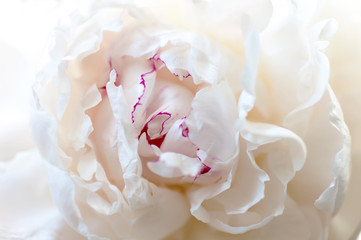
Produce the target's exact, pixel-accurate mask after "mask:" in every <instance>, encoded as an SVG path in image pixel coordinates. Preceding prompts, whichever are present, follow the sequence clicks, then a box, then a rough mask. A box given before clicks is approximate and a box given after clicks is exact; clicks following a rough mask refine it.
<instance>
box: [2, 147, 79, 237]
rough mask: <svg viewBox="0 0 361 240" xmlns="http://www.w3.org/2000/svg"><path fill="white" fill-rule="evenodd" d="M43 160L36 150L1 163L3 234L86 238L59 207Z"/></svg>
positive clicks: (3, 235)
mask: <svg viewBox="0 0 361 240" xmlns="http://www.w3.org/2000/svg"><path fill="white" fill-rule="evenodd" d="M42 163H43V162H42V158H41V156H40V155H39V153H38V152H37V151H36V150H32V151H28V152H22V153H19V154H18V155H17V156H16V157H15V158H14V159H13V160H11V161H8V162H6V163H0V192H1V195H0V206H1V207H0V208H1V215H0V238H2V239H32V240H33V239H34V240H35V239H58V238H61V237H67V238H72V239H85V238H83V237H82V236H81V235H79V234H78V233H76V232H75V231H74V230H73V229H71V228H70V226H68V225H67V223H66V222H65V221H64V219H63V218H62V216H61V214H60V212H59V211H58V209H57V208H56V207H55V205H54V203H53V201H52V198H51V196H50V193H49V186H48V182H47V177H46V175H45V172H44V169H43V164H42Z"/></svg>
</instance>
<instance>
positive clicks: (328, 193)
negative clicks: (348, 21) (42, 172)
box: [32, 0, 350, 239]
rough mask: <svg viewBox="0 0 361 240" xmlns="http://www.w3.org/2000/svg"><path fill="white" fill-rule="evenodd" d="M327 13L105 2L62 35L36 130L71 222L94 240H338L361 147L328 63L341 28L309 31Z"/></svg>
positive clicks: (253, 4)
mask: <svg viewBox="0 0 361 240" xmlns="http://www.w3.org/2000/svg"><path fill="white" fill-rule="evenodd" d="M317 6H318V5H317V4H314V5H308V6H307V9H311V10H312V11H308V12H307V14H306V13H305V12H304V11H302V10H303V9H305V8H304V5H303V3H300V2H294V1H267V0H257V1H241V2H240V1H236V0H234V1H229V2H227V4H225V3H224V2H221V1H190V0H189V1H162V0H159V1H151V2H148V1H145V0H144V1H134V2H133V1H122V0H118V1H94V2H90V3H89V6H83V7H82V11H80V10H79V11H78V12H75V13H73V14H72V15H70V16H69V19H65V20H64V21H63V22H61V23H60V24H59V26H58V27H57V29H56V30H55V34H54V43H53V47H52V49H51V51H50V55H51V60H50V62H49V64H48V65H47V66H46V67H45V68H44V70H43V71H42V72H41V73H40V74H39V81H38V83H37V84H36V85H35V86H34V95H35V101H36V108H37V111H36V112H35V113H34V116H33V120H32V128H33V135H34V138H35V140H36V142H37V145H38V148H39V150H40V152H41V154H42V156H43V157H44V158H45V159H46V160H47V162H48V164H47V173H48V178H49V186H50V190H51V193H52V196H53V198H54V202H55V204H56V205H57V207H58V209H59V210H60V212H61V213H62V215H63V216H64V218H65V219H66V221H67V223H68V224H69V225H70V226H71V227H72V228H73V229H75V230H76V231H77V232H79V233H80V234H82V235H83V236H85V237H87V238H88V239H99V238H100V239H161V238H169V239H172V238H181V239H182V238H183V239H185V238H186V239H190V238H193V239H201V238H204V239H211V238H220V239H225V238H229V239H230V238H232V237H235V238H239V237H240V235H242V237H243V238H244V239H254V238H257V239H262V238H267V239H297V238H299V239H326V238H327V229H328V224H329V222H330V220H331V217H332V215H333V214H335V213H336V212H337V210H338V209H339V207H340V205H341V203H342V198H343V195H344V192H345V190H346V185H347V181H348V175H349V174H348V171H349V166H348V161H349V144H350V142H349V134H348V130H347V127H346V125H345V123H344V121H343V117H342V112H341V110H340V107H339V105H338V103H337V100H336V98H335V97H334V95H333V92H332V90H331V88H330V87H329V86H328V78H329V63H328V60H327V57H326V56H325V55H324V54H323V52H322V50H323V49H324V48H325V47H326V44H325V43H326V42H325V41H326V39H327V38H328V37H329V36H331V35H332V34H333V32H334V31H335V29H336V28H337V26H336V25H337V24H336V23H335V22H334V21H332V20H326V21H323V22H320V23H317V24H311V22H310V19H311V18H310V16H309V12H313V11H316V10H315V9H317ZM286 224H287V231H284V227H285V225H286ZM187 234H189V235H187ZM210 234H211V236H210Z"/></svg>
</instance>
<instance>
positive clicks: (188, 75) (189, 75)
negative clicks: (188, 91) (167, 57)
mask: <svg viewBox="0 0 361 240" xmlns="http://www.w3.org/2000/svg"><path fill="white" fill-rule="evenodd" d="M173 75H174V76H176V77H177V78H179V74H176V73H173ZM191 76H192V75H191V74H190V73H188V74H187V75H186V76H184V75H182V78H189V77H191Z"/></svg>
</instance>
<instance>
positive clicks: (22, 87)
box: [0, 0, 361, 240]
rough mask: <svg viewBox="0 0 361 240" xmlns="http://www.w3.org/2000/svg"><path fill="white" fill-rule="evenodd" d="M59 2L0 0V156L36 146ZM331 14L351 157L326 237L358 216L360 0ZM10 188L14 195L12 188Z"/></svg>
mask: <svg viewBox="0 0 361 240" xmlns="http://www.w3.org/2000/svg"><path fill="white" fill-rule="evenodd" d="M59 2H60V1H56V0H11V1H4V0H1V2H0V84H1V85H0V161H3V162H4V161H9V160H11V159H12V158H13V157H14V156H15V154H16V153H17V152H21V151H24V150H29V149H32V148H34V147H35V146H34V143H33V142H32V140H31V134H30V130H29V128H28V121H29V116H30V110H31V107H30V106H31V104H30V103H31V95H32V93H31V85H32V82H33V81H34V79H35V75H36V72H37V70H38V69H39V68H40V67H41V66H42V64H43V63H44V61H46V59H45V60H44V59H43V58H42V56H43V55H44V54H45V53H46V51H47V45H48V43H49V32H50V31H51V29H52V26H53V25H54V24H55V23H56V20H57V18H58V16H59V15H60V14H62V13H64V12H66V11H67V10H68V8H69V6H70V5H69V4H66V5H64V4H59ZM63 2H68V3H69V2H70V3H71V1H63ZM329 17H333V18H335V19H336V20H337V21H338V22H339V31H338V32H337V33H336V35H335V36H334V37H333V38H332V39H331V41H330V45H329V48H328V50H327V54H328V56H329V58H330V62H331V79H330V83H331V85H332V87H333V89H334V91H335V93H336V95H337V97H338V98H339V101H340V103H341V106H342V108H343V110H344V114H345V120H346V122H347V124H348V126H349V128H350V132H351V136H352V161H353V166H352V175H351V182H350V185H349V190H348V193H347V195H346V198H345V203H344V205H343V207H342V209H341V211H340V213H339V214H338V215H337V216H336V218H335V219H334V221H333V223H332V228H331V234H330V239H331V240H336V239H348V238H349V237H351V235H352V234H353V232H354V230H355V229H356V228H357V226H358V225H359V223H360V220H361V204H360V202H361V187H360V183H361V111H360V109H361V44H360V43H361V1H359V0H347V1H344V0H326V1H325V6H324V9H323V11H322V13H321V15H320V18H319V19H324V18H329ZM40 59H41V60H40ZM0 163H1V162H0ZM0 167H1V166H0ZM0 174H1V168H0ZM1 184H4V183H1ZM0 189H1V188H0ZM12 192H13V193H14V195H13V196H14V197H15V196H17V195H16V194H15V193H16V188H14V189H12ZM0 194H2V193H0ZM9 197H10V196H9ZM2 207H4V206H0V214H1V208H2Z"/></svg>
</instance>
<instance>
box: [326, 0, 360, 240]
mask: <svg viewBox="0 0 361 240" xmlns="http://www.w3.org/2000/svg"><path fill="white" fill-rule="evenodd" d="M360 12H361V3H360V2H359V1H355V0H349V1H338V0H330V1H326V2H325V4H324V8H323V10H322V14H321V16H320V18H330V17H332V18H335V19H336V20H337V22H338V23H339V29H338V31H337V33H336V34H335V36H333V37H332V38H331V39H330V45H329V47H328V51H327V53H328V56H329V58H330V66H331V73H330V84H331V86H332V89H333V91H334V92H335V95H336V96H337V98H338V100H339V101H340V105H341V107H342V110H343V112H344V116H345V121H346V123H347V125H348V127H349V129H350V134H351V139H352V146H351V159H352V169H351V171H352V172H351V176H350V183H349V187H348V190H347V192H346V196H345V201H344V203H343V205H342V207H341V209H340V211H339V212H338V213H337V215H336V216H334V218H333V220H332V222H331V228H330V235H329V239H330V240H331V239H332V240H337V239H356V237H357V235H359V233H360V231H361V205H360V200H361V188H360V182H361V175H360V174H359V173H360V172H361V148H360V146H361V125H360V122H361V114H360V111H358V109H360V108H361V98H360V96H361V82H360V79H361V75H360V71H359V66H360V62H361V47H360V44H358V43H359V42H360V41H361V32H360V31H359V29H360V28H361V20H360V19H361V16H360ZM351 236H352V237H351Z"/></svg>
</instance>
